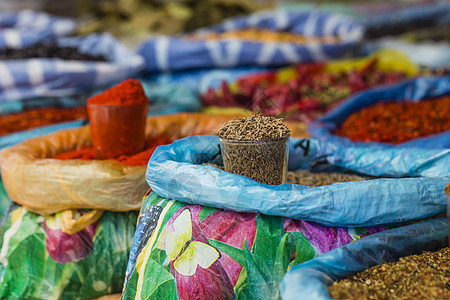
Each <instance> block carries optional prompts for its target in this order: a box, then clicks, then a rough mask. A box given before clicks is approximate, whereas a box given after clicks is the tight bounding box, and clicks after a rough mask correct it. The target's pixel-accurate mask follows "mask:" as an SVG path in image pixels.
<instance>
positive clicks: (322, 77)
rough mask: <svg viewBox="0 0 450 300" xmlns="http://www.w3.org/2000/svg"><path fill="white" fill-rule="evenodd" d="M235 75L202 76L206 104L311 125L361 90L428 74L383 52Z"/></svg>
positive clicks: (392, 53)
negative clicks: (247, 110) (246, 110)
mask: <svg viewBox="0 0 450 300" xmlns="http://www.w3.org/2000/svg"><path fill="white" fill-rule="evenodd" d="M233 72H234V71H224V70H220V71H216V72H210V74H206V75H205V76H204V77H203V78H202V80H201V82H200V84H199V86H200V93H201V94H200V98H201V100H202V102H203V104H204V105H206V106H219V107H243V108H247V109H249V110H252V111H254V112H255V113H258V112H260V113H262V114H264V115H271V116H283V117H284V118H285V119H287V120H299V121H303V122H306V123H309V122H311V121H313V120H315V119H317V118H318V117H320V116H321V115H322V114H324V113H325V112H326V111H328V110H330V109H332V108H333V107H336V106H337V105H339V104H340V103H341V102H342V101H344V100H345V99H346V98H348V97H349V96H351V95H353V94H355V93H357V92H360V91H364V90H367V89H369V88H371V87H375V86H380V85H384V84H392V83H396V82H400V81H402V80H404V79H406V78H410V77H413V76H419V75H421V74H426V71H423V70H421V69H419V67H418V66H416V65H415V64H414V63H413V62H411V60H410V59H409V58H408V56H407V55H406V54H403V53H401V52H398V51H392V50H380V51H377V52H376V53H374V54H372V55H370V56H368V57H365V58H356V59H347V60H338V61H333V62H327V63H310V64H300V65H297V66H290V67H285V68H281V69H278V70H269V71H261V72H257V73H253V74H247V75H245V76H242V75H241V76H240V77H239V78H238V79H237V80H236V79H235V78H236V76H235V75H234V74H233ZM427 72H428V73H429V74H430V75H433V74H435V75H436V74H438V75H439V74H442V73H444V71H443V70H428V71H427ZM230 80H233V81H230Z"/></svg>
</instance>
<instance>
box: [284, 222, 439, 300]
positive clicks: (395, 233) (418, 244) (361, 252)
mask: <svg viewBox="0 0 450 300" xmlns="http://www.w3.org/2000/svg"><path fill="white" fill-rule="evenodd" d="M447 237H448V225H447V220H446V218H440V219H434V220H429V221H424V222H420V223H416V224H413V225H409V226H405V227H400V228H396V229H391V230H387V231H384V232H380V233H375V234H373V235H370V236H368V237H365V238H362V239H360V240H358V241H355V242H353V243H350V244H347V245H345V246H342V247H340V248H337V249H334V250H331V251H330V252H328V253H326V254H324V255H322V256H319V257H317V258H314V259H312V260H309V261H307V262H304V263H301V264H300V265H297V266H295V267H293V268H292V269H291V270H290V271H289V272H288V273H287V274H286V275H285V276H284V278H283V281H282V283H281V297H282V299H283V300H296V299H306V298H307V299H310V300H331V299H332V298H331V297H330V295H329V293H328V288H327V286H329V285H331V284H332V283H333V282H334V281H336V280H339V279H344V278H347V277H348V276H351V275H353V274H355V273H357V272H361V271H364V270H366V269H368V268H370V267H372V266H374V265H379V264H381V263H384V262H388V261H396V260H398V259H399V258H400V257H403V256H408V255H413V254H421V252H422V251H435V250H438V249H440V248H443V247H445V246H446V244H447V241H448V239H447Z"/></svg>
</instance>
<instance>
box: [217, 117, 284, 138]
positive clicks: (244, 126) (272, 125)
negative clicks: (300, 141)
mask: <svg viewBox="0 0 450 300" xmlns="http://www.w3.org/2000/svg"><path fill="white" fill-rule="evenodd" d="M217 134H218V135H219V137H220V138H221V139H225V140H235V141H263V140H270V139H276V138H281V137H286V136H288V135H289V134H290V130H289V128H288V127H287V126H286V125H285V124H283V120H282V119H276V118H274V117H265V116H262V115H253V116H251V117H244V118H240V119H237V120H231V121H229V122H227V123H225V124H224V125H223V126H222V127H221V128H220V129H219V130H218V131H217Z"/></svg>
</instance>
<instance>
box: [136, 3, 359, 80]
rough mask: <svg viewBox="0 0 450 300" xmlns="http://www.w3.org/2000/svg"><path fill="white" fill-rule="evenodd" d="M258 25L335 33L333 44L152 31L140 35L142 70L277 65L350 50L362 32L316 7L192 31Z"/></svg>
mask: <svg viewBox="0 0 450 300" xmlns="http://www.w3.org/2000/svg"><path fill="white" fill-rule="evenodd" d="M254 27H258V28H264V29H269V30H278V31H285V32H290V33H295V34H299V35H303V36H307V37H308V36H334V37H339V38H340V39H341V42H340V43H338V44H320V43H317V42H315V43H306V44H293V43H260V42H250V41H243V40H239V39H232V40H224V41H220V40H219V41H215V40H210V41H200V40H192V39H189V38H188V37H183V36H181V37H166V36H162V37H156V38H152V39H150V40H148V41H145V42H144V43H143V44H142V45H141V46H140V49H139V51H138V52H139V54H141V55H142V56H143V57H144V58H145V63H146V68H145V70H146V71H148V72H158V71H181V70H187V69H195V68H211V67H237V66H281V65H287V64H292V63H298V62H313V61H325V60H330V59H337V58H340V57H343V56H345V55H347V54H349V53H350V52H351V51H353V50H354V49H355V47H356V45H357V44H358V42H359V41H360V40H361V38H362V34H363V29H362V27H361V26H360V25H359V24H358V23H356V22H355V21H353V20H352V19H350V18H349V17H346V16H342V15H335V14H334V15H333V14H328V13H324V12H320V11H312V12H299V13H293V12H288V11H285V10H276V11H263V12H258V13H255V14H252V15H249V16H245V17H239V18H232V19H228V20H225V21H224V22H223V23H220V24H218V25H216V26H212V27H209V28H206V29H203V30H199V31H197V33H204V32H207V31H213V32H218V33H221V32H224V31H228V30H237V29H246V28H254Z"/></svg>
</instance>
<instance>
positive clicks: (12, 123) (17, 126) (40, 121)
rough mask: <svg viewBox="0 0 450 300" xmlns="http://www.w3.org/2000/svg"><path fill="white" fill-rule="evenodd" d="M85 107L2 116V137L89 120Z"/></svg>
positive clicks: (36, 110) (30, 110) (31, 111)
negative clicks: (38, 128) (47, 126)
mask: <svg viewBox="0 0 450 300" xmlns="http://www.w3.org/2000/svg"><path fill="white" fill-rule="evenodd" d="M87 118H88V117H87V111H86V108H85V107H77V108H55V107H46V108H39V109H29V110H25V111H23V112H20V113H14V114H9V115H4V116H0V136H2V135H6V134H11V133H14V132H18V131H23V130H27V129H32V128H36V127H40V126H45V125H51V124H56V123H62V122H68V121H74V120H82V119H87Z"/></svg>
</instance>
